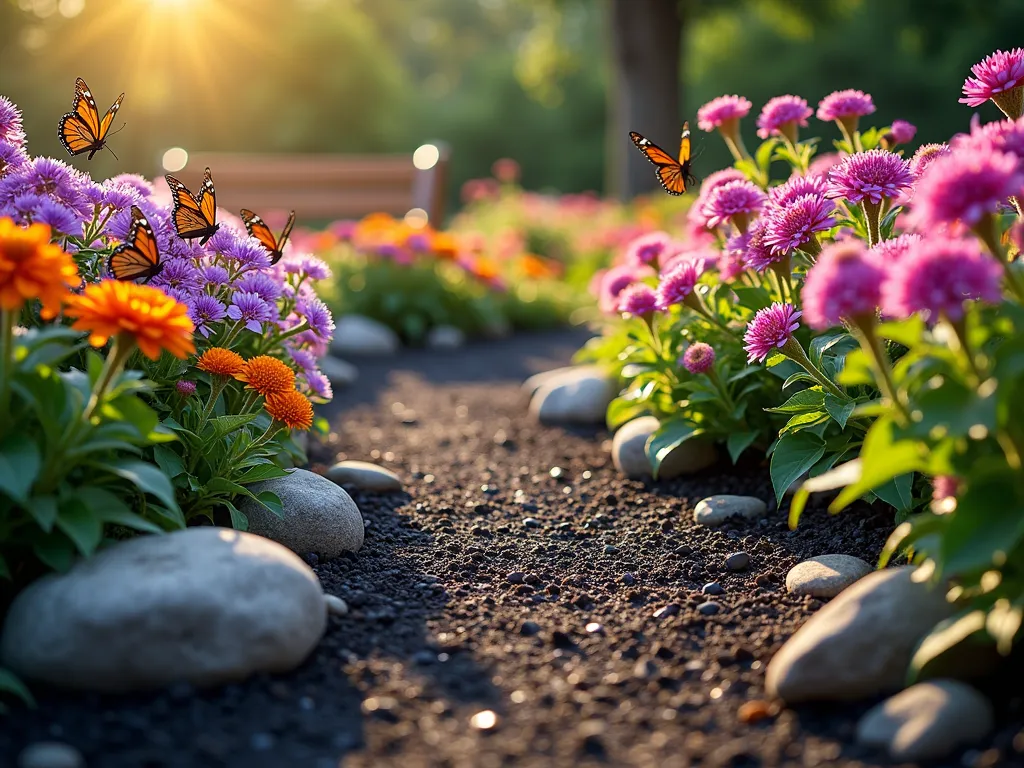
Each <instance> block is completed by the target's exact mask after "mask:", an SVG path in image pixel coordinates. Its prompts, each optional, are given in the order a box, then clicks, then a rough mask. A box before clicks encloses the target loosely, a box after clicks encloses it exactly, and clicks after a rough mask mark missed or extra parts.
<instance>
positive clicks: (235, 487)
mask: <svg viewBox="0 0 1024 768" xmlns="http://www.w3.org/2000/svg"><path fill="white" fill-rule="evenodd" d="M206 489H207V490H209V491H216V492H218V493H230V494H231V495H232V496H248V497H250V498H255V497H254V496H253V495H252V491H250V490H249V489H248V488H244V487H243V486H241V485H239V484H238V483H233V482H231V481H230V480H227V479H225V478H223V477H213V478H210V481H209V482H208V483H207V484H206Z"/></svg>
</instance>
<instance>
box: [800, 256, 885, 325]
mask: <svg viewBox="0 0 1024 768" xmlns="http://www.w3.org/2000/svg"><path fill="white" fill-rule="evenodd" d="M884 278H885V270H884V269H883V268H882V266H881V264H880V263H879V262H877V261H875V260H874V259H871V258H869V257H868V254H867V251H866V250H865V249H864V244H863V243H862V242H861V241H860V240H854V239H850V240H843V241H841V242H838V243H832V244H831V245H827V246H825V247H824V248H823V249H822V251H821V255H820V256H819V257H818V261H817V262H816V263H815V265H814V266H813V267H811V269H810V271H809V272H808V273H807V280H806V281H805V282H804V289H803V293H802V294H801V298H802V299H803V305H804V315H805V317H806V319H807V323H808V325H810V326H811V327H812V328H814V329H816V330H819V331H823V330H825V329H826V328H831V327H833V326H836V325H839V324H840V323H841V322H842V321H843V320H844V319H846V318H851V317H852V318H856V317H862V316H873V315H874V313H875V311H876V310H877V309H878V303H879V299H880V296H881V285H882V280H883V279H884Z"/></svg>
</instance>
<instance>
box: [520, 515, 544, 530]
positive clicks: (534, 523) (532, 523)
mask: <svg viewBox="0 0 1024 768" xmlns="http://www.w3.org/2000/svg"><path fill="white" fill-rule="evenodd" d="M523 525H525V526H526V527H527V528H540V520H538V519H537V518H535V517H524V518H523Z"/></svg>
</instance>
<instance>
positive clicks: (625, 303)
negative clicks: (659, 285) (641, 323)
mask: <svg viewBox="0 0 1024 768" xmlns="http://www.w3.org/2000/svg"><path fill="white" fill-rule="evenodd" d="M657 309H658V297H657V296H656V295H655V293H654V290H653V289H652V288H651V287H650V286H649V285H647V284H645V283H634V284H633V285H631V286H629V287H628V288H626V289H625V290H624V291H623V292H622V293H621V294H620V295H619V312H621V313H622V314H624V315H630V316H632V317H649V316H650V315H653V314H654V312H655V311H656V310H657Z"/></svg>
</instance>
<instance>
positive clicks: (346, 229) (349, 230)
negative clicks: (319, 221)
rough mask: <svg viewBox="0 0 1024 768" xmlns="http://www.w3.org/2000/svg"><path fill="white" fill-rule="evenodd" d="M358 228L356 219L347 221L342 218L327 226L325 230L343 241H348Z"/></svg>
mask: <svg viewBox="0 0 1024 768" xmlns="http://www.w3.org/2000/svg"><path fill="white" fill-rule="evenodd" d="M358 228H359V222H358V221H349V220H347V219H343V220H340V221H336V222H334V223H333V224H331V225H330V226H329V227H327V231H328V232H330V233H331V234H332V235H334V236H335V237H336V238H338V239H339V240H341V241H343V242H346V243H347V242H349V241H350V240H351V239H352V238H353V237H354V236H355V234H356V230H357V229H358Z"/></svg>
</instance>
